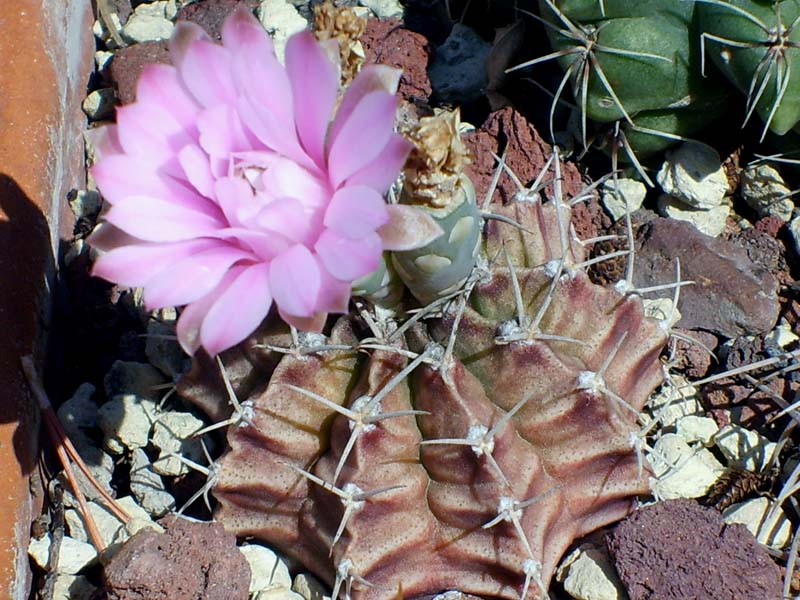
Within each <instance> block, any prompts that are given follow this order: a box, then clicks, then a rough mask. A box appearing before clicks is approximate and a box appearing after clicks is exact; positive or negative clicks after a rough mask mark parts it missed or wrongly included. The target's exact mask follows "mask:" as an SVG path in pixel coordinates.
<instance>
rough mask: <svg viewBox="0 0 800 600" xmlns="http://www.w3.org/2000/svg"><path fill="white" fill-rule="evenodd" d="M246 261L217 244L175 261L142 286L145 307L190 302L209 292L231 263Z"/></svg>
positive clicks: (246, 256)
mask: <svg viewBox="0 0 800 600" xmlns="http://www.w3.org/2000/svg"><path fill="white" fill-rule="evenodd" d="M249 258H251V256H250V255H249V254H248V253H246V252H243V251H242V250H240V249H238V248H233V247H230V246H227V245H222V244H219V243H218V245H217V247H214V248H211V249H209V250H205V251H203V252H197V253H195V254H193V255H192V256H188V257H186V258H184V259H183V260H179V261H177V262H175V263H173V264H171V265H170V266H169V267H168V268H166V269H163V270H161V271H160V272H159V273H157V274H156V275H154V276H153V277H151V278H150V279H148V280H147V282H146V283H145V284H144V302H145V306H147V307H148V309H150V310H152V309H154V308H162V307H164V306H182V305H184V304H189V303H190V302H194V301H195V300H198V299H199V298H202V297H203V296H205V295H206V294H207V293H209V292H210V291H211V290H213V289H214V288H215V287H216V286H217V284H218V283H219V281H220V280H221V279H222V276H223V275H225V273H226V272H227V271H228V269H230V268H231V266H233V264H234V263H236V262H237V261H240V260H246V259H249Z"/></svg>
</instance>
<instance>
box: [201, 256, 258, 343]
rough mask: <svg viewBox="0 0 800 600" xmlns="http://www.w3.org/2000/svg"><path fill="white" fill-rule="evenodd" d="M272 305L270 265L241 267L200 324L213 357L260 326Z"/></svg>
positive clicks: (202, 336) (203, 336) (202, 335)
mask: <svg viewBox="0 0 800 600" xmlns="http://www.w3.org/2000/svg"><path fill="white" fill-rule="evenodd" d="M270 306H272V296H271V295H270V291H269V265H267V264H265V263H257V264H255V265H251V266H248V267H244V268H242V269H241V270H239V269H237V274H236V276H235V278H234V279H233V280H232V281H231V282H230V283H228V284H227V285H226V286H225V289H224V291H222V292H221V293H220V294H219V296H217V298H216V299H215V300H214V302H213V303H212V304H211V306H210V308H209V309H208V312H207V313H206V316H205V318H204V319H203V324H202V326H201V327H200V340H201V342H202V344H203V347H204V348H205V349H206V350H207V351H208V353H209V354H210V355H212V356H214V355H215V354H219V353H220V352H222V351H223V350H227V349H228V348H230V347H231V346H235V345H236V344H238V343H239V342H241V341H242V340H244V339H245V338H246V337H247V336H248V335H250V334H251V333H253V331H255V330H256V328H257V327H258V326H259V325H260V324H261V321H263V320H264V317H266V316H267V313H268V312H269V308H270Z"/></svg>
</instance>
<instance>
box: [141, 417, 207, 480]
mask: <svg viewBox="0 0 800 600" xmlns="http://www.w3.org/2000/svg"><path fill="white" fill-rule="evenodd" d="M203 427H205V423H203V421H201V420H200V419H198V418H197V417H195V416H194V415H193V414H191V413H186V412H165V413H162V414H161V416H160V417H159V418H158V420H157V421H156V422H155V424H154V426H153V436H152V438H151V441H152V443H153V445H154V446H155V447H156V448H158V449H159V453H158V458H157V459H156V460H154V461H153V469H154V470H155V472H156V473H160V474H161V475H171V476H176V475H183V474H185V473H188V472H189V467H188V466H187V465H186V464H185V463H184V462H182V461H181V460H180V458H178V456H183V457H186V458H188V459H189V460H192V461H194V462H196V463H202V462H203V461H204V460H205V454H204V452H203V444H202V441H201V439H200V438H199V437H194V434H195V433H196V432H198V431H200V430H201V429H203Z"/></svg>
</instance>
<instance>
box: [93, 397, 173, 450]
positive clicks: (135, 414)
mask: <svg viewBox="0 0 800 600" xmlns="http://www.w3.org/2000/svg"><path fill="white" fill-rule="evenodd" d="M158 414H159V408H158V405H157V404H156V403H155V402H154V401H153V400H149V399H147V398H142V397H140V396H136V395H134V394H122V395H119V396H114V397H113V398H112V399H111V401H109V402H106V403H105V404H103V406H101V407H100V410H99V413H98V424H99V425H100V429H101V430H102V431H103V433H104V434H105V439H104V440H103V444H104V446H105V447H106V448H108V449H109V450H110V451H111V452H112V453H114V454H123V453H124V452H125V449H128V450H133V449H135V448H144V447H145V446H147V444H148V442H149V438H150V429H151V428H152V426H153V423H155V421H156V419H157V417H158Z"/></svg>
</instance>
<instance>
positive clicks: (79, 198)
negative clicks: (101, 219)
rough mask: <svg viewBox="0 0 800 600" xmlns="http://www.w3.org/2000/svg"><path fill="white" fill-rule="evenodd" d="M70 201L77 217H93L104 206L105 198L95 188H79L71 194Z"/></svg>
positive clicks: (70, 205)
mask: <svg viewBox="0 0 800 600" xmlns="http://www.w3.org/2000/svg"><path fill="white" fill-rule="evenodd" d="M68 201H69V207H70V208H71V209H72V213H73V214H74V215H75V217H76V218H77V219H82V218H92V217H94V216H95V215H96V214H97V213H99V212H100V209H101V208H102V207H103V198H102V197H101V196H100V194H99V193H98V192H95V191H94V190H77V191H76V192H75V193H74V194H70V195H69V197H68Z"/></svg>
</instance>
